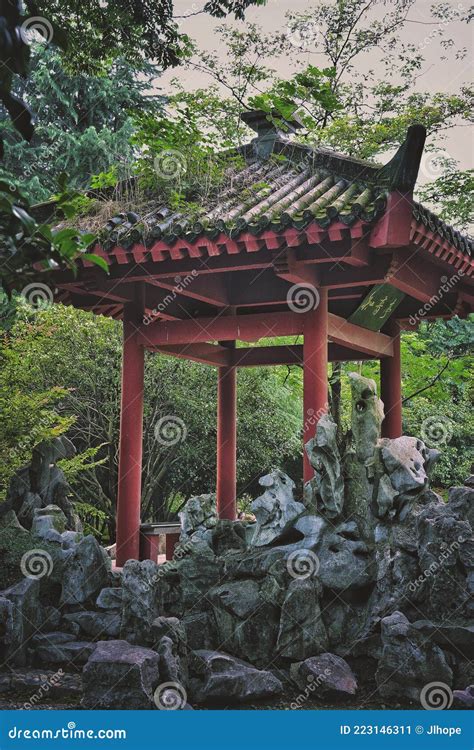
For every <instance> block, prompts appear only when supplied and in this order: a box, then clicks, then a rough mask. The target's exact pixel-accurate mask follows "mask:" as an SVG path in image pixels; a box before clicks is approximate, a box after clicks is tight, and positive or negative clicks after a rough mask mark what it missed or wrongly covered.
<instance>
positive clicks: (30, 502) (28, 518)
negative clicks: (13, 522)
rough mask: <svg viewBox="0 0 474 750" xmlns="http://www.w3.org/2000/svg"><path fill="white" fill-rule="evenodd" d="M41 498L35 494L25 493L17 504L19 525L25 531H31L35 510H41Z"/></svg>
mask: <svg viewBox="0 0 474 750" xmlns="http://www.w3.org/2000/svg"><path fill="white" fill-rule="evenodd" d="M41 503H42V500H41V497H40V496H39V495H37V494H36V493H35V492H26V493H25V495H24V500H23V502H22V503H20V504H17V508H18V510H17V515H18V520H19V521H20V523H21V524H22V525H23V526H24V527H25V528H27V529H31V524H32V523H33V518H34V514H35V511H36V510H39V509H40V508H41Z"/></svg>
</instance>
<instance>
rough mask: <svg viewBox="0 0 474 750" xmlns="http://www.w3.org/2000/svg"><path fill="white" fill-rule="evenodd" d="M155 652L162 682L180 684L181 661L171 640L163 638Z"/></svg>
mask: <svg viewBox="0 0 474 750" xmlns="http://www.w3.org/2000/svg"><path fill="white" fill-rule="evenodd" d="M156 652H157V654H158V655H159V657H160V678H161V680H162V682H175V683H179V684H182V683H183V681H184V679H183V671H182V669H181V659H180V657H179V656H178V654H177V649H176V645H175V644H174V643H173V641H172V640H171V638H168V636H166V635H165V636H163V638H162V639H161V641H160V643H159V645H158V647H157V648H156Z"/></svg>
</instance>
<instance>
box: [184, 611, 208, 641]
mask: <svg viewBox="0 0 474 750" xmlns="http://www.w3.org/2000/svg"><path fill="white" fill-rule="evenodd" d="M181 624H182V626H183V628H184V630H185V633H186V641H187V644H188V646H189V648H190V649H191V650H193V651H195V650H197V649H200V648H203V649H210V648H212V646H213V644H214V643H216V640H215V639H216V635H215V623H214V618H212V617H211V615H210V614H209V612H198V613H197V614H188V615H185V616H184V617H183V618H182V620H181Z"/></svg>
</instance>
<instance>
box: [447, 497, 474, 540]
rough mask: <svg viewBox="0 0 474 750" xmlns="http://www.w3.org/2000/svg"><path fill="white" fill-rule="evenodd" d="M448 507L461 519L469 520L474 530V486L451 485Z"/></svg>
mask: <svg viewBox="0 0 474 750" xmlns="http://www.w3.org/2000/svg"><path fill="white" fill-rule="evenodd" d="M448 507H449V508H450V510H451V511H452V512H453V514H454V515H456V516H457V517H458V519H459V520H460V521H469V524H470V526H471V529H472V530H473V531H474V488H471V487H469V486H467V487H451V489H450V490H449V504H448Z"/></svg>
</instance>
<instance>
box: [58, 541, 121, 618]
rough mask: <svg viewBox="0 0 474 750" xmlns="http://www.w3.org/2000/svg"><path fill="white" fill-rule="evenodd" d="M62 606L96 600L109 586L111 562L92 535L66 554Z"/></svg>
mask: <svg viewBox="0 0 474 750" xmlns="http://www.w3.org/2000/svg"><path fill="white" fill-rule="evenodd" d="M66 554H67V555H68V556H67V559H66V562H65V565H64V572H63V577H62V591H61V604H63V605H64V604H83V603H84V602H87V601H88V600H90V599H95V598H96V596H97V594H98V593H99V591H100V590H101V589H102V588H103V587H104V586H105V585H106V584H107V580H108V573H109V570H110V560H109V559H108V558H107V555H106V554H105V552H104V550H103V548H102V547H101V546H100V545H99V543H98V541H97V539H95V538H94V537H93V536H92V535H89V536H85V537H84V538H83V539H81V541H80V542H79V544H77V545H76V546H75V547H74V548H73V549H72V550H69V551H68V552H67V553H66Z"/></svg>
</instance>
